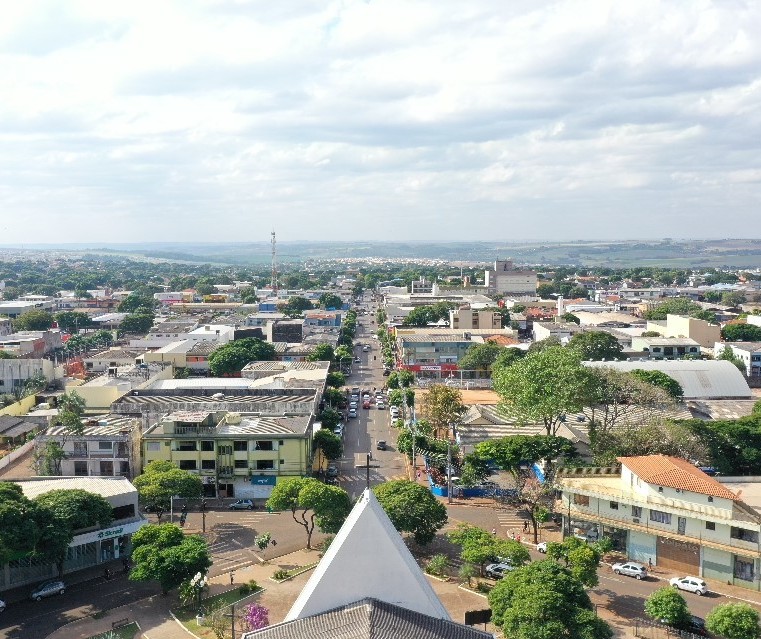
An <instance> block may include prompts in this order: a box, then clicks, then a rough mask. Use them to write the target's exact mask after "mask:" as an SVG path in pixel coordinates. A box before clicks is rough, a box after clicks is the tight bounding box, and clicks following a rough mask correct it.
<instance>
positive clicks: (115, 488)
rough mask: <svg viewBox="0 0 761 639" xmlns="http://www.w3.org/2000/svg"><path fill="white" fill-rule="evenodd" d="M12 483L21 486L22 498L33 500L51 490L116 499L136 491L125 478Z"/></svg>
mask: <svg viewBox="0 0 761 639" xmlns="http://www.w3.org/2000/svg"><path fill="white" fill-rule="evenodd" d="M13 483H15V484H18V485H19V486H21V490H23V491H24V496H25V497H28V498H29V499H34V498H35V497H37V496H39V495H44V494H45V493H49V492H50V491H51V490H74V489H81V490H86V491H87V492H89V493H95V494H97V495H100V496H102V497H116V496H117V495H127V494H129V493H135V492H137V490H136V489H135V487H134V486H133V485H132V484H131V483H130V481H129V479H127V478H126V477H85V476H82V477H55V478H53V477H39V478H32V479H17V480H14V481H13Z"/></svg>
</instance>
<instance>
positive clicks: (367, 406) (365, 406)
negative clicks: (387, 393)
mask: <svg viewBox="0 0 761 639" xmlns="http://www.w3.org/2000/svg"><path fill="white" fill-rule="evenodd" d="M362 408H370V402H369V401H364V402H362Z"/></svg>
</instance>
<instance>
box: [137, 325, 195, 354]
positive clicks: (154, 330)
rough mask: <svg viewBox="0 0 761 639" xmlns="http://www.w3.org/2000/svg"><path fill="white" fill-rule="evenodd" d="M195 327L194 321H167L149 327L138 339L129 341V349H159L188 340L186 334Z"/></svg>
mask: <svg viewBox="0 0 761 639" xmlns="http://www.w3.org/2000/svg"><path fill="white" fill-rule="evenodd" d="M196 326H197V322H196V320H187V321H177V320H174V321H168V322H161V323H160V324H156V325H154V326H151V328H150V329H149V331H148V333H147V334H146V335H145V336H144V337H142V338H140V339H133V340H130V343H129V345H130V348H151V349H155V348H161V347H162V346H166V345H167V344H171V343H172V342H178V341H181V340H184V339H187V338H188V333H190V331H192V330H193V329H194V328H195V327H196Z"/></svg>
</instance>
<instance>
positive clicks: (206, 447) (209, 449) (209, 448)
mask: <svg viewBox="0 0 761 639" xmlns="http://www.w3.org/2000/svg"><path fill="white" fill-rule="evenodd" d="M201 450H202V451H204V452H206V453H213V452H214V441H213V440H211V439H204V440H202V441H201Z"/></svg>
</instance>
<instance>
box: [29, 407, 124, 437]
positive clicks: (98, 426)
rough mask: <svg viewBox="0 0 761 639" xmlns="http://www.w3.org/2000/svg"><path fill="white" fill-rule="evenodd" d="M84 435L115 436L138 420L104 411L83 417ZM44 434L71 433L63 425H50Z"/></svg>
mask: <svg viewBox="0 0 761 639" xmlns="http://www.w3.org/2000/svg"><path fill="white" fill-rule="evenodd" d="M82 423H83V424H84V432H83V433H82V434H83V435H84V436H85V437H102V436H110V437H115V436H118V435H121V434H122V433H123V432H124V431H130V430H132V429H133V428H134V427H135V426H136V425H138V424H139V422H138V421H137V420H136V418H134V417H130V416H129V415H117V414H115V413H106V414H105V415H97V416H93V417H88V418H87V419H83V420H82ZM43 435H45V436H57V435H68V436H70V435H71V431H70V430H68V429H67V428H66V427H64V426H50V427H49V428H48V429H47V430H46V431H45V432H44V433H43Z"/></svg>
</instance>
